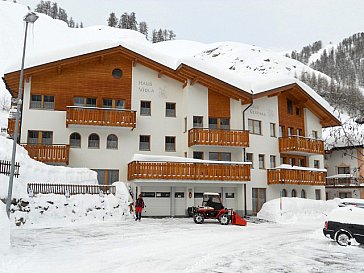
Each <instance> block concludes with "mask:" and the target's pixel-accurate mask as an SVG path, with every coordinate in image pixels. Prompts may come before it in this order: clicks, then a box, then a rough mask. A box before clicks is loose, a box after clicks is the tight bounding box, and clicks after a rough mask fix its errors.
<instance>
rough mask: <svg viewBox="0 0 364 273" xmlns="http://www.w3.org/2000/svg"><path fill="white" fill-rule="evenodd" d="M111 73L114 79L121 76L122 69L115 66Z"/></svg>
mask: <svg viewBox="0 0 364 273" xmlns="http://www.w3.org/2000/svg"><path fill="white" fill-rule="evenodd" d="M111 75H112V76H113V77H114V78H115V79H120V78H121V77H122V76H123V71H122V70H121V69H120V68H115V69H114V70H113V71H112V72H111Z"/></svg>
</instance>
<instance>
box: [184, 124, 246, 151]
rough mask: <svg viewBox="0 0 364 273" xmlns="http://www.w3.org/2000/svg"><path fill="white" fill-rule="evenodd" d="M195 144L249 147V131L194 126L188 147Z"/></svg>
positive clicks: (189, 134)
mask: <svg viewBox="0 0 364 273" xmlns="http://www.w3.org/2000/svg"><path fill="white" fill-rule="evenodd" d="M193 145H216V146H235V147H249V131H239V130H222V129H205V128H192V129H190V130H189V131H188V147H191V146H193Z"/></svg>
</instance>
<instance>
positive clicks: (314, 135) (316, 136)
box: [312, 131, 318, 139]
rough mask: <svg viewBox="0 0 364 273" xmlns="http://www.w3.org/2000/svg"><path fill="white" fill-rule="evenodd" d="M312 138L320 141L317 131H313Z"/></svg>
mask: <svg viewBox="0 0 364 273" xmlns="http://www.w3.org/2000/svg"><path fill="white" fill-rule="evenodd" d="M312 138H314V139H318V133H317V131H312Z"/></svg>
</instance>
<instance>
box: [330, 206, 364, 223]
mask: <svg viewBox="0 0 364 273" xmlns="http://www.w3.org/2000/svg"><path fill="white" fill-rule="evenodd" d="M327 220H329V221H333V222H340V223H345V224H355V225H364V208H358V207H355V206H347V207H339V208H336V209H334V210H333V211H332V212H330V214H329V215H328V217H327Z"/></svg>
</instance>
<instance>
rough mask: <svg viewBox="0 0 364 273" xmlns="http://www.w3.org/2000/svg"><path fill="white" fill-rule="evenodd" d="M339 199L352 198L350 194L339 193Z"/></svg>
mask: <svg viewBox="0 0 364 273" xmlns="http://www.w3.org/2000/svg"><path fill="white" fill-rule="evenodd" d="M339 198H341V199H343V198H352V194H351V192H339Z"/></svg>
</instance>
